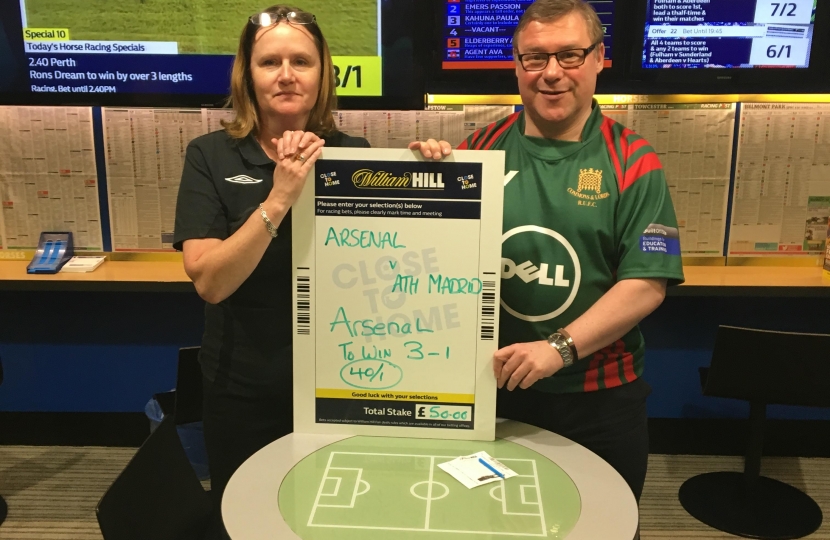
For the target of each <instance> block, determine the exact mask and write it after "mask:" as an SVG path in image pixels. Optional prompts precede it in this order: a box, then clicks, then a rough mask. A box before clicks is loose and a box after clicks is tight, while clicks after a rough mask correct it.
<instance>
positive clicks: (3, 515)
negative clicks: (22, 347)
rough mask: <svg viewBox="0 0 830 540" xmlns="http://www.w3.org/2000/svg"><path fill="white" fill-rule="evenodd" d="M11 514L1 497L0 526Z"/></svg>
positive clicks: (0, 369) (0, 364)
mask: <svg viewBox="0 0 830 540" xmlns="http://www.w3.org/2000/svg"><path fill="white" fill-rule="evenodd" d="M0 384H3V362H2V361H0ZM8 514H9V506H8V505H7V504H6V501H5V499H3V497H2V496H0V525H2V524H3V522H4V521H6V516H7V515H8Z"/></svg>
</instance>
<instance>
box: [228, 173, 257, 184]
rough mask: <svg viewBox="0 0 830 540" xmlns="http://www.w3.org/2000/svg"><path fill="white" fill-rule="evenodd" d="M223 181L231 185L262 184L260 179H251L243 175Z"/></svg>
mask: <svg viewBox="0 0 830 540" xmlns="http://www.w3.org/2000/svg"><path fill="white" fill-rule="evenodd" d="M225 180H226V181H228V182H231V183H233V184H259V183H260V182H262V179H259V178H251V177H250V176H247V175H245V174H237V175H236V176H231V177H230V178H225Z"/></svg>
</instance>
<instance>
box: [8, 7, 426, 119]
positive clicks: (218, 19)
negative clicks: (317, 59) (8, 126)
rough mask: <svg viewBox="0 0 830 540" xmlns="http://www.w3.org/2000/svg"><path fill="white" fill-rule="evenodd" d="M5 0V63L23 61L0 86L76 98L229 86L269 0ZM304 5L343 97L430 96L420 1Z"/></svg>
mask: <svg viewBox="0 0 830 540" xmlns="http://www.w3.org/2000/svg"><path fill="white" fill-rule="evenodd" d="M3 4H5V6H4V7H3V8H1V9H0V15H2V17H3V19H4V24H3V25H2V28H0V64H3V63H4V61H5V63H6V64H10V65H13V66H14V67H15V68H16V69H14V70H12V71H10V72H9V73H11V74H12V77H10V78H14V79H15V80H14V83H11V82H8V83H7V84H6V85H5V88H0V92H17V93H31V94H62V95H65V94H73V96H74V98H73V101H76V100H77V99H79V96H87V98H88V102H93V103H94V102H96V101H99V100H98V97H100V96H111V95H113V94H115V95H126V94H129V95H131V96H138V95H153V94H157V95H162V94H163V95H212V96H224V95H227V93H228V90H229V78H230V77H229V74H230V69H231V65H232V63H233V58H234V55H235V54H236V49H237V46H238V42H239V36H240V33H241V31H242V29H243V27H244V25H245V23H246V20H247V18H248V17H249V16H250V15H252V14H254V13H258V12H260V11H262V10H263V9H264V8H265V7H267V6H268V5H269V4H270V2H262V1H256V0H225V1H223V2H210V1H208V0H192V1H187V0H98V1H95V2H92V1H76V0H19V1H18V0H15V1H14V2H3ZM302 8H303V9H305V10H306V11H310V12H311V13H313V14H314V15H315V16H316V18H317V22H318V24H319V25H320V27H321V29H322V30H323V33H324V35H325V36H326V40H327V41H328V43H329V48H330V50H331V53H332V56H333V57H334V64H335V72H336V75H337V84H338V88H337V93H338V96H347V97H348V96H360V97H364V96H396V95H400V96H405V95H410V94H415V93H419V91H420V95H421V101H423V99H422V96H423V92H422V88H418V85H417V84H416V83H415V81H414V79H413V77H414V75H412V73H413V63H414V53H413V41H414V37H413V36H414V33H415V32H416V30H415V25H413V23H412V19H413V11H414V0H396V1H395V2H392V1H391V0H344V1H338V2H332V1H329V0H307V1H306V2H303V3H302ZM4 41H5V43H3V42H4ZM387 71H388V73H387ZM407 74H408V75H407ZM0 86H2V85H0ZM80 99H81V101H83V98H80ZM103 101H104V102H107V103H112V99H107V100H103ZM130 103H134V101H133V100H130Z"/></svg>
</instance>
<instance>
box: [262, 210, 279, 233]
mask: <svg viewBox="0 0 830 540" xmlns="http://www.w3.org/2000/svg"><path fill="white" fill-rule="evenodd" d="M259 215H261V216H262V221H264V222H265V230H266V231H268V234H270V235H271V238H276V237H277V228H276V227H275V226H274V224H273V223H271V220H270V219H268V214H266V213H265V208H263V206H262V204H260V205H259Z"/></svg>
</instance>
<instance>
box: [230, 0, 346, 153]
mask: <svg viewBox="0 0 830 540" xmlns="http://www.w3.org/2000/svg"><path fill="white" fill-rule="evenodd" d="M264 11H266V12H268V13H273V14H275V15H285V14H287V13H289V12H291V11H296V12H297V13H305V12H304V11H303V10H301V9H299V8H295V7H292V6H286V5H282V4H278V5H275V6H271V7H269V8H268V9H266V10H264ZM280 24H282V22H280ZM303 27H305V29H306V30H308V31H309V33H310V34H311V35H312V37H314V43H315V44H316V45H317V52H319V53H320V65H321V70H320V89H319V92H318V94H317V102H316V103H314V107H313V108H312V109H311V115H310V116H309V117H308V124H306V127H305V129H306V131H312V132H314V133H316V134H317V135H319V136H323V135H330V134H332V133H334V132H335V131H337V127H336V126H335V123H334V118H333V117H332V111H333V110H334V109H335V108H336V107H337V94H336V86H335V76H334V64H333V63H332V60H331V52H329V45H328V43H326V38H325V37H323V32H322V31H321V30H320V27H319V26H317V23H316V22H314V23H311V24H305V25H303ZM259 29H260V27H259V26H257V25H256V24H254V23H252V22H251V21H250V20H249V21H248V22H247V23H246V24H245V28H243V29H242V35H241V36H240V37H239V49H238V50H237V51H236V58H234V61H233V69H232V70H231V95H230V97H228V100H227V102H226V106H229V107H233V110H234V112H235V113H236V118H234V120H233V121H231V122H224V121H223V122H222V126H223V127H224V128H225V131H226V132H227V133H228V134H229V135H230V136H231V137H234V138H236V139H242V138H245V137H247V136H248V134H249V133H251V132H252V131H254V132H255V131H257V130H258V129H259V127H260V126H259V109H258V105H257V100H256V95H255V94H254V85H253V80H252V78H251V53H252V51H253V49H254V40H255V38H256V34H257V31H259Z"/></svg>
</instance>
